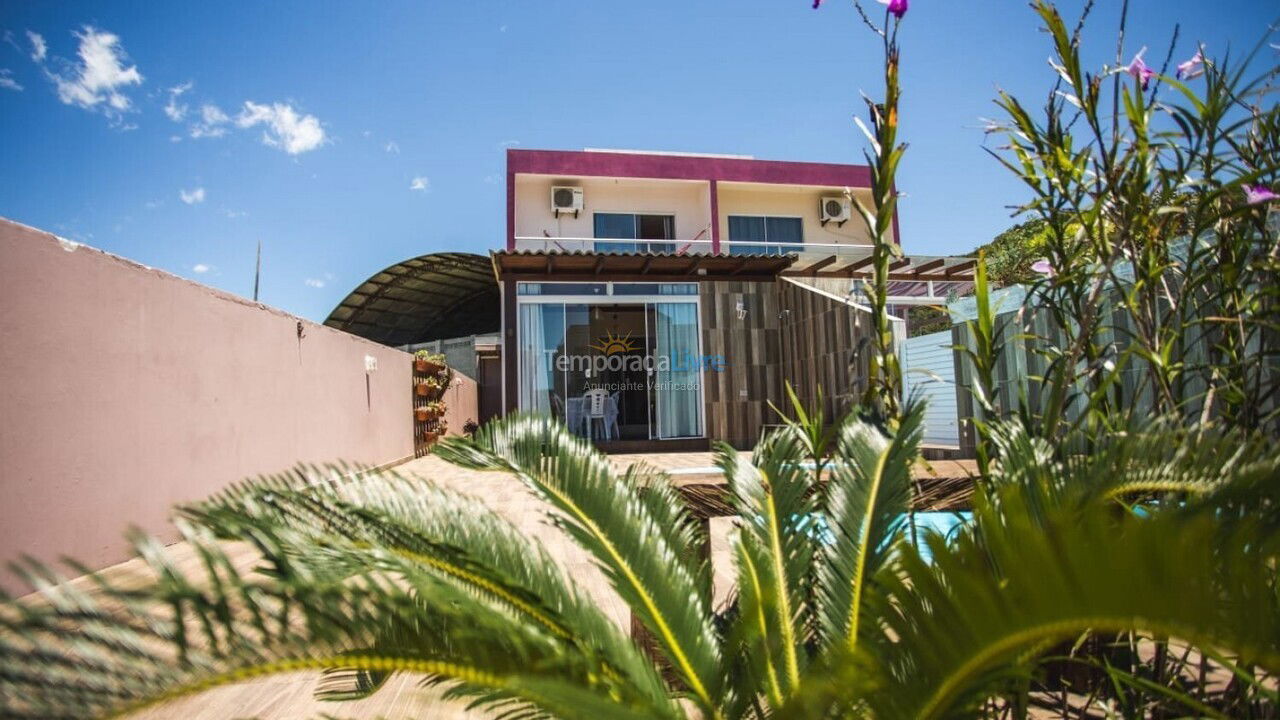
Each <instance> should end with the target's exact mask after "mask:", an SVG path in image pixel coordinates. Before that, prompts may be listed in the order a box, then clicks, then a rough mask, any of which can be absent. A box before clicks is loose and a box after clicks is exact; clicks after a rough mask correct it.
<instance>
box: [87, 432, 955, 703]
mask: <svg viewBox="0 0 1280 720" xmlns="http://www.w3.org/2000/svg"><path fill="white" fill-rule="evenodd" d="M612 459H613V461H614V463H615V464H617V465H618V466H619V467H625V466H627V465H629V464H631V463H633V462H635V461H637V460H644V461H646V462H649V463H650V464H652V465H655V466H657V467H660V468H662V469H664V470H667V471H669V472H672V473H673V474H674V476H675V478H676V480H677V482H678V483H680V482H685V481H689V482H700V483H705V482H707V481H708V480H712V479H714V478H715V477H716V476H717V473H716V472H715V470H714V464H713V462H712V455H711V453H708V452H695V453H668V454H656V455H615V456H613V457H612ZM948 462H951V463H954V464H953V465H947V464H945V463H933V465H934V468H933V471H932V472H935V473H936V472H939V471H941V470H945V471H947V472H952V473H963V474H965V475H968V474H971V466H970V465H969V464H968V463H965V462H959V463H956V462H955V461H948ZM940 465H941V466H943V467H942V468H939V467H938V466H940ZM397 470H398V471H399V472H401V473H402V474H405V475H416V476H418V477H422V478H425V479H428V480H431V481H432V482H434V483H436V484H438V485H440V486H442V487H447V488H452V489H455V490H458V491H460V492H464V493H467V494H470V495H473V496H475V497H477V498H480V499H481V500H482V501H483V502H484V503H485V504H487V505H488V506H489V507H491V508H492V509H493V510H494V511H496V512H498V513H500V514H501V515H503V516H504V517H505V518H507V519H508V520H510V521H511V522H512V523H514V524H515V525H516V526H517V527H518V528H520V529H521V530H522V531H523V532H525V533H527V534H528V535H529V536H530V537H531V538H535V539H537V540H538V541H539V542H541V543H542V544H543V545H545V546H546V548H547V550H548V552H549V553H550V555H551V556H552V557H555V558H558V559H560V561H561V562H562V563H563V565H564V569H565V574H566V576H567V577H569V578H571V579H572V580H573V581H575V582H577V583H578V584H579V586H580V587H582V588H583V589H584V590H585V591H586V592H587V593H588V594H589V595H590V596H591V597H592V598H593V599H594V600H595V601H596V602H597V603H598V604H599V606H600V607H601V608H603V609H604V611H605V612H606V614H607V615H608V616H609V617H611V618H612V619H613V620H614V621H615V622H617V623H618V624H619V625H621V626H623V627H629V620H630V618H629V612H628V609H627V607H626V606H625V605H624V604H623V603H622V602H621V601H620V600H619V598H618V597H617V595H616V594H615V593H614V592H613V590H612V589H611V588H610V587H609V586H608V584H607V583H606V581H605V579H604V577H603V575H602V573H601V572H600V571H599V570H598V569H597V568H596V567H595V566H594V565H593V564H592V562H591V560H590V558H589V556H588V555H587V554H586V553H585V552H584V551H582V550H581V549H579V548H578V546H577V545H575V544H574V543H573V542H572V541H571V540H570V539H569V538H568V537H567V536H566V535H564V534H563V533H561V532H560V531H559V530H557V529H556V528H555V527H554V526H552V525H550V524H549V523H548V522H547V519H546V515H545V510H546V505H545V504H544V503H542V502H541V501H540V500H538V499H537V498H535V497H534V496H533V495H532V494H530V493H529V492H528V491H527V490H526V489H525V488H524V486H523V485H521V484H518V483H516V482H515V481H514V480H513V479H512V478H511V477H510V476H508V475H505V474H501V473H482V472H475V471H469V470H463V469H460V468H457V467H454V466H452V465H449V464H447V463H445V462H444V461H442V460H440V459H439V458H437V457H435V456H430V455H429V456H427V457H423V458H418V459H416V460H412V461H410V462H407V463H405V464H404V465H401V466H400V467H399V468H397ZM919 474H921V475H922V476H928V475H929V474H930V470H928V469H926V468H923V467H922V468H921V470H920V473H919ZM730 527H731V520H729V519H727V518H718V519H713V520H712V521H711V536H712V543H711V554H712V563H713V567H715V569H716V572H715V591H716V596H717V600H720V599H723V598H724V596H725V595H726V594H727V593H728V590H729V585H730V582H731V576H730V571H731V568H730V562H729V556H728V555H729V553H728V540H727V538H728V533H729V530H730ZM170 551H171V553H172V556H173V557H174V561H175V564H176V565H177V566H178V567H180V568H184V569H187V568H189V569H191V570H193V571H195V570H197V569H198V568H199V560H198V559H197V558H196V557H194V556H193V553H191V551H190V550H189V549H188V548H187V547H186V546H185V545H183V544H181V543H180V544H177V545H174V546H171V547H170ZM233 556H234V558H235V560H236V562H237V565H238V566H240V567H242V568H248V567H251V566H252V564H253V563H254V561H255V558H254V553H253V551H252V550H251V549H250V548H249V547H248V546H244V547H242V548H235V549H233ZM104 572H105V573H106V574H107V575H108V576H110V577H111V578H112V579H114V580H117V581H125V582H129V581H138V582H141V581H143V579H144V578H145V577H146V571H145V569H144V567H143V566H142V564H141V563H140V562H138V561H129V562H125V563H121V564H119V565H115V566H113V567H111V568H108V569H107V570H105V571H104ZM318 679H319V673H316V672H304V673H293V674H287V675H279V676H274V677H270V678H263V679H259V680H254V681H250V682H245V683H241V684H238V685H234V686H228V687H222V688H217V689H215V690H211V691H208V692H206V693H203V694H201V695H198V696H195V697H190V698H185V699H182V700H177V701H173V702H169V703H165V704H164V705H161V706H157V707H155V708H152V709H149V710H147V711H144V712H142V713H139V714H137V715H135V717H140V718H156V719H159V718H172V717H182V718H184V720H205V719H206V718H207V719H209V720H212V719H213V718H219V719H221V718H228V717H258V718H263V719H264V720H269V719H272V718H306V717H319V716H321V714H323V713H328V714H330V715H334V716H337V717H342V718H380V717H387V718H398V717H430V718H445V719H449V718H475V717H484V715H483V714H480V713H475V712H468V711H466V710H465V709H464V708H463V707H462V705H461V704H460V703H449V702H445V701H443V700H441V699H440V691H439V690H438V689H423V688H421V687H419V686H418V684H417V678H414V677H410V676H400V677H396V678H393V679H392V680H391V681H390V682H388V684H387V686H386V687H384V688H383V689H382V690H381V691H380V692H378V693H377V694H375V695H374V696H373V697H371V698H368V699H365V700H360V701H355V702H345V703H322V702H317V701H316V700H315V699H313V697H312V693H313V692H314V690H315V687H316V684H317V681H318Z"/></svg>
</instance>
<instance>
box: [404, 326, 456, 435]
mask: <svg viewBox="0 0 1280 720" xmlns="http://www.w3.org/2000/svg"><path fill="white" fill-rule="evenodd" d="M451 382H453V370H452V369H450V368H449V365H448V363H446V362H445V359H444V355H441V354H439V353H432V352H428V351H426V350H419V351H418V352H417V353H415V354H414V357H413V448H414V456H415V457H422V456H423V455H426V454H427V453H429V452H431V447H432V446H433V445H435V444H436V443H437V442H438V441H439V440H440V438H442V437H444V434H445V433H446V432H447V431H448V429H449V423H448V421H447V420H445V417H444V414H445V410H446V409H447V406H446V404H445V401H444V393H445V391H446V390H448V389H449V384H450V383H451Z"/></svg>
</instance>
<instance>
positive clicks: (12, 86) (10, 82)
mask: <svg viewBox="0 0 1280 720" xmlns="http://www.w3.org/2000/svg"><path fill="white" fill-rule="evenodd" d="M0 88H4V89H6V90H16V91H18V92H22V85H19V84H18V81H17V80H14V79H13V71H12V70H9V69H8V68H0Z"/></svg>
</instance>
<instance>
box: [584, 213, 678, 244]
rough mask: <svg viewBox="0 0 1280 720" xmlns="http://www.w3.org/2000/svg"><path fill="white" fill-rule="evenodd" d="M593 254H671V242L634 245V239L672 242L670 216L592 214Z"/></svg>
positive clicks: (673, 236)
mask: <svg viewBox="0 0 1280 720" xmlns="http://www.w3.org/2000/svg"><path fill="white" fill-rule="evenodd" d="M594 218H595V220H594V223H595V228H594V229H595V235H594V237H596V238H601V239H602V240H607V242H604V241H602V240H597V241H596V243H595V246H596V252H652V253H660V252H675V249H676V245H675V243H672V242H635V241H637V240H642V241H643V240H674V239H675V227H676V218H675V216H674V215H635V214H632V213H600V212H598V213H595V216H594Z"/></svg>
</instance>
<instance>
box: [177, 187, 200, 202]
mask: <svg viewBox="0 0 1280 720" xmlns="http://www.w3.org/2000/svg"><path fill="white" fill-rule="evenodd" d="M178 197H180V198H182V202H184V203H186V204H188V205H195V204H197V203H202V202H204V188H202V187H198V188H196V189H195V190H189V191H188V190H179V191H178Z"/></svg>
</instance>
